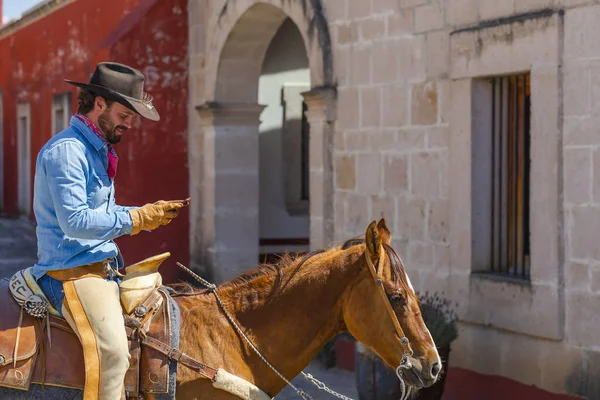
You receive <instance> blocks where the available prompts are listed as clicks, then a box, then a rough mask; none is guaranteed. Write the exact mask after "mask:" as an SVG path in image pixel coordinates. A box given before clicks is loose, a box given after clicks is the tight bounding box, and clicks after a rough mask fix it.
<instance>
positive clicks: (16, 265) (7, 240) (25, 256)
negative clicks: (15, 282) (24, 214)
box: [0, 218, 37, 278]
mask: <svg viewBox="0 0 600 400" xmlns="http://www.w3.org/2000/svg"><path fill="white" fill-rule="evenodd" d="M36 260H37V241H36V237H35V225H34V224H33V223H32V222H30V221H28V220H25V219H8V218H0V278H4V277H7V278H8V277H10V276H11V275H12V273H13V272H15V271H17V270H19V269H22V268H25V267H30V266H32V265H33V264H35V262H36Z"/></svg>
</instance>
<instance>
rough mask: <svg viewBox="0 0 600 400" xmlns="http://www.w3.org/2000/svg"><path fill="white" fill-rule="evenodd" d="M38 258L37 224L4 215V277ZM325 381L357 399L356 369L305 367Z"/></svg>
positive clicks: (290, 394)
mask: <svg viewBox="0 0 600 400" xmlns="http://www.w3.org/2000/svg"><path fill="white" fill-rule="evenodd" d="M36 260H37V242H36V237H35V225H34V224H33V223H32V222H30V221H28V220H25V219H7V218H0V278H4V277H7V278H8V277H10V276H11V275H12V274H13V273H14V272H15V271H17V270H19V269H21V268H25V267H28V266H32V265H33V264H34V263H35V262H36ZM304 372H306V373H307V374H308V373H310V374H312V375H313V376H314V377H315V378H317V379H318V380H320V381H321V382H324V383H325V384H326V385H327V386H328V387H329V388H331V389H332V390H335V391H336V392H338V393H341V394H343V395H345V396H349V397H351V398H353V399H356V398H357V397H358V396H357V394H356V388H355V386H354V373H353V372H349V371H345V370H341V369H338V368H331V369H324V368H323V367H321V366H320V364H319V363H317V362H314V363H313V364H311V365H310V366H308V367H307V368H306V369H305V371H304ZM292 384H293V385H294V386H296V387H298V388H300V389H302V390H304V391H306V392H307V393H308V394H309V395H310V396H311V397H312V398H313V399H315V400H317V399H334V398H335V397H334V396H332V395H329V394H327V393H325V392H324V391H322V390H319V389H318V388H317V387H316V386H314V385H313V384H311V383H310V382H308V381H307V380H306V378H304V377H303V376H302V375H299V376H297V377H296V378H295V379H294V380H293V381H292ZM275 399H276V400H288V399H289V400H292V399H300V397H299V396H298V395H297V394H296V393H295V392H294V390H293V389H292V388H291V387H286V388H285V389H284V390H283V391H282V392H281V393H280V394H279V395H277V396H276V397H275Z"/></svg>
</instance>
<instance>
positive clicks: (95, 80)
mask: <svg viewBox="0 0 600 400" xmlns="http://www.w3.org/2000/svg"><path fill="white" fill-rule="evenodd" d="M65 82H67V83H70V84H72V85H75V86H78V87H80V88H83V89H86V90H89V91H90V92H94V93H96V94H98V95H100V96H102V97H105V98H107V99H109V100H113V101H116V102H118V103H120V104H122V105H124V106H125V107H127V108H129V109H130V110H132V111H134V112H136V113H138V114H139V115H141V116H142V117H144V118H148V119H150V120H152V121H159V120H160V115H159V114H158V111H157V110H156V108H154V105H153V104H152V97H151V96H150V95H148V93H145V92H144V75H142V73H141V72H140V71H138V70H137V69H134V68H131V67H129V66H127V65H123V64H119V63H115V62H101V63H99V64H98V65H97V66H96V70H95V71H94V74H93V75H92V78H91V79H90V82H89V83H83V82H74V81H71V80H68V79H65Z"/></svg>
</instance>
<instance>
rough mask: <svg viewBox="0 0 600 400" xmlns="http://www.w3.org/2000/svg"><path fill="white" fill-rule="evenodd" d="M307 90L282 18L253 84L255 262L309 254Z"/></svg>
mask: <svg viewBox="0 0 600 400" xmlns="http://www.w3.org/2000/svg"><path fill="white" fill-rule="evenodd" d="M309 90H310V70H309V68H308V56H307V54H306V50H305V48H304V42H303V41H302V35H301V34H300V31H298V28H297V27H296V25H295V24H294V22H293V21H292V20H291V19H289V18H287V19H286V20H285V21H284V22H283V24H281V27H280V28H279V29H278V30H277V33H276V34H275V37H273V40H271V43H270V45H269V47H268V50H267V53H266V55H265V59H264V62H263V66H262V72H261V76H260V79H259V83H258V103H259V104H261V105H264V106H265V108H264V110H263V111H262V113H261V118H260V126H259V185H260V186H259V187H260V190H259V234H260V241H259V246H260V248H259V254H260V256H259V260H260V261H261V262H264V261H270V260H271V259H272V258H273V257H272V256H277V255H279V254H281V253H283V252H285V251H288V252H297V251H306V250H308V245H309V243H310V241H309V237H310V219H309V204H310V203H309V194H310V187H309V181H310V179H309V173H310V169H309V151H308V145H309V126H308V123H307V120H306V116H305V111H306V104H305V103H304V98H303V97H302V93H304V92H307V91H309Z"/></svg>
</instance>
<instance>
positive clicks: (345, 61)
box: [333, 46, 352, 87]
mask: <svg viewBox="0 0 600 400" xmlns="http://www.w3.org/2000/svg"><path fill="white" fill-rule="evenodd" d="M351 51H352V48H351V47H349V46H335V48H334V50H333V58H334V62H335V65H336V68H335V74H336V77H337V81H338V84H339V87H345V86H349V85H350V79H351V75H350V52H351Z"/></svg>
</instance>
